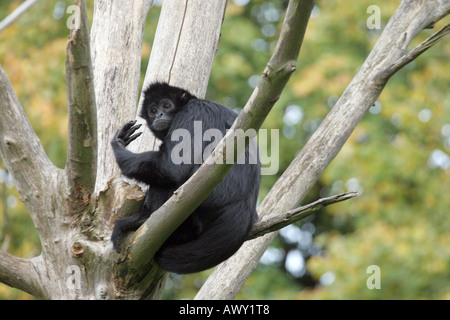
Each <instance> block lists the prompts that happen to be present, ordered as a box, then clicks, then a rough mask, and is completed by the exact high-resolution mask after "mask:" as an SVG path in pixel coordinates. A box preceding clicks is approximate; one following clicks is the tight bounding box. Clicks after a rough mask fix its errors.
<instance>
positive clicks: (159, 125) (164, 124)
mask: <svg viewBox="0 0 450 320" xmlns="http://www.w3.org/2000/svg"><path fill="white" fill-rule="evenodd" d="M170 122H171V121H169V120H159V121H158V122H156V123H153V128H154V129H155V130H157V131H162V130H166V129H167V128H169V127H170Z"/></svg>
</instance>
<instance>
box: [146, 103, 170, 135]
mask: <svg viewBox="0 0 450 320" xmlns="http://www.w3.org/2000/svg"><path fill="white" fill-rule="evenodd" d="M175 111H176V107H175V104H174V103H173V102H172V100H170V99H161V100H160V101H159V102H157V103H152V104H151V105H149V106H148V108H147V116H148V125H149V127H150V129H151V130H155V131H165V130H167V129H169V127H170V125H171V124H172V120H173V117H174V115H175V113H176V112H175Z"/></svg>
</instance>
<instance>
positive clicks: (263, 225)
mask: <svg viewBox="0 0 450 320" xmlns="http://www.w3.org/2000/svg"><path fill="white" fill-rule="evenodd" d="M357 196H358V193H357V192H347V193H342V194H338V195H335V196H331V197H327V198H322V199H319V200H317V201H314V202H312V203H310V204H307V205H305V206H302V207H299V208H297V209H294V210H289V211H288V212H286V213H284V214H279V215H276V216H272V217H268V218H265V219H261V220H259V221H257V222H255V224H254V225H253V227H252V229H251V230H250V233H249V234H248V236H247V240H252V239H255V238H258V237H261V236H263V235H265V234H266V233H270V232H273V231H277V230H280V229H281V228H284V227H285V226H287V225H289V224H291V223H294V222H296V221H299V220H301V219H304V218H306V217H309V216H310V215H312V214H314V213H316V212H317V211H319V210H320V209H322V208H323V207H326V206H329V205H330V204H333V203H337V202H341V201H345V200H348V199H351V198H354V197H357Z"/></svg>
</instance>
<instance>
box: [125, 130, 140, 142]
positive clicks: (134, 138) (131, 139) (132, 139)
mask: <svg viewBox="0 0 450 320" xmlns="http://www.w3.org/2000/svg"><path fill="white" fill-rule="evenodd" d="M141 134H142V132H138V133H136V134H134V135H132V136H131V137H129V138H128V139H127V141H126V145H129V144H130V143H131V142H132V141H134V140H136V138H137V137H139V136H140V135H141Z"/></svg>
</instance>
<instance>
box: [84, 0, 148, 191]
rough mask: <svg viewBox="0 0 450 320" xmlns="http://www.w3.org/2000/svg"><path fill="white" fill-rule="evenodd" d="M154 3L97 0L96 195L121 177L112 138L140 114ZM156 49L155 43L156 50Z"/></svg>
mask: <svg viewBox="0 0 450 320" xmlns="http://www.w3.org/2000/svg"><path fill="white" fill-rule="evenodd" d="M152 3H153V0H121V1H110V0H96V1H94V19H93V23H92V29H91V53H92V63H93V66H94V70H95V72H94V83H95V100H96V105H97V120H98V123H99V125H98V128H97V130H98V159H97V163H98V166H97V179H96V187H95V191H96V193H97V194H98V193H99V192H100V191H102V190H104V189H105V187H106V186H107V183H108V181H110V180H111V179H112V178H114V177H118V176H120V170H119V167H118V166H117V164H116V161H115V158H114V154H113V152H112V149H111V145H110V142H111V139H112V137H113V136H114V134H115V132H116V131H117V130H118V129H119V128H120V126H121V125H122V124H123V123H124V122H126V121H128V120H130V119H134V118H135V117H136V107H137V102H138V99H139V83H140V72H141V60H142V43H143V41H142V40H143V33H144V25H145V19H146V17H147V13H148V11H149V9H150V6H151V5H152ZM118 21H120V23H118ZM105 48H108V50H105ZM154 50H155V45H153V48H152V54H153V51H154ZM147 148H148V147H147Z"/></svg>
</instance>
